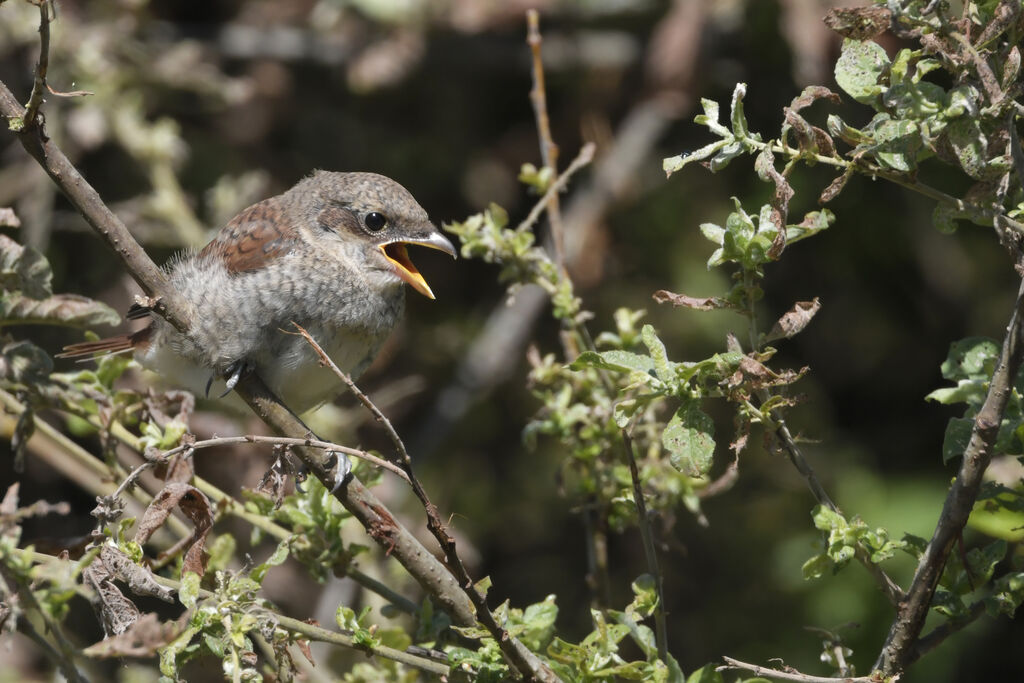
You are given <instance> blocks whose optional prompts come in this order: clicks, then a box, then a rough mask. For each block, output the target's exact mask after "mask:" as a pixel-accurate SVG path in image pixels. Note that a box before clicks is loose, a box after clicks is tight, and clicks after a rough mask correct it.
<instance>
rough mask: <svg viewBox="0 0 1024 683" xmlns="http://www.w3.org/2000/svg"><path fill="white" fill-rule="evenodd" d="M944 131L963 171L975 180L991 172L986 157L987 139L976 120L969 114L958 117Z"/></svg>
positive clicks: (983, 177)
mask: <svg viewBox="0 0 1024 683" xmlns="http://www.w3.org/2000/svg"><path fill="white" fill-rule="evenodd" d="M946 131H947V133H948V135H949V144H950V146H951V147H952V148H953V151H954V152H955V153H956V156H957V159H958V160H959V161H960V167H961V168H962V169H964V172H966V173H967V175H969V176H971V177H972V178H974V179H975V180H984V179H986V177H988V176H989V175H990V172H991V169H990V168H989V164H988V159H987V157H988V140H987V139H986V138H985V135H984V134H983V133H982V132H981V124H980V123H979V122H978V120H977V119H975V118H974V117H971V116H964V117H961V118H958V119H956V120H954V121H951V122H950V124H949V125H948V126H947V127H946Z"/></svg>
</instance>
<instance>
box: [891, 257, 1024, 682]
mask: <svg viewBox="0 0 1024 683" xmlns="http://www.w3.org/2000/svg"><path fill="white" fill-rule="evenodd" d="M1020 260H1021V259H1020V258H1019V259H1018V263H1019V262H1020ZM1022 358H1024V280H1022V281H1021V284H1020V288H1019V289H1018V292H1017V300H1016V301H1015V302H1014V307H1013V313H1012V315H1011V316H1010V322H1009V324H1008V325H1007V327H1006V336H1005V337H1004V338H1003V346H1002V351H1001V352H1000V354H999V362H998V364H997V365H996V368H995V371H994V372H993V373H992V380H991V381H990V382H989V388H988V394H987V395H986V397H985V402H984V404H982V407H981V409H980V410H979V411H978V414H977V415H976V416H975V418H974V426H973V429H972V430H971V438H970V441H969V442H968V444H967V448H966V449H965V450H964V454H963V458H962V460H961V463H960V471H959V473H958V474H957V477H956V479H955V480H954V481H953V485H952V486H951V487H950V489H949V493H948V494H947V496H946V501H945V503H944V504H943V507H942V513H941V514H940V516H939V520H938V522H937V524H936V526H935V532H934V533H933V534H932V538H931V540H930V541H929V542H928V545H927V547H926V548H925V550H924V553H923V554H922V555H921V559H920V561H919V562H918V565H917V569H916V571H915V572H914V579H913V582H912V583H911V584H910V588H909V590H908V591H907V595H906V599H905V600H904V601H902V602H901V603H900V606H899V609H898V612H897V615H896V619H895V620H894V621H893V623H892V626H891V627H890V629H889V635H888V637H887V638H886V641H885V645H884V647H883V648H882V651H881V654H880V655H879V657H878V661H877V662H876V663H875V668H876V669H880V670H881V671H882V673H884V674H885V675H886V676H893V675H896V674H898V673H900V672H902V671H903V670H904V669H905V668H906V666H907V664H908V662H909V660H910V657H911V653H912V652H913V649H914V646H915V643H916V642H917V638H918V635H919V634H920V633H921V629H922V627H923V626H924V620H925V617H926V616H927V615H928V609H929V606H930V604H931V600H932V596H933V595H934V594H935V587H936V585H937V584H938V582H939V577H940V576H941V575H942V568H943V567H944V566H945V564H946V559H947V558H948V557H949V553H950V550H951V549H952V547H953V544H954V543H955V542H956V539H957V538H959V536H960V534H961V532H962V531H963V528H964V525H965V524H966V523H967V518H968V516H969V515H970V513H971V510H972V508H973V507H974V501H975V500H976V499H977V497H978V491H979V489H980V487H981V482H982V475H984V473H985V469H986V468H987V467H988V465H989V463H990V462H991V460H992V452H993V450H994V448H995V441H996V436H997V434H998V433H999V425H1000V424H1001V423H1002V419H1003V414H1004V412H1005V411H1006V404H1007V401H1008V399H1009V396H1010V393H1011V392H1012V388H1013V382H1014V380H1015V378H1016V377H1017V372H1018V371H1019V370H1020V367H1021V361H1022Z"/></svg>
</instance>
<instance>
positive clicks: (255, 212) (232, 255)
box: [199, 197, 299, 274]
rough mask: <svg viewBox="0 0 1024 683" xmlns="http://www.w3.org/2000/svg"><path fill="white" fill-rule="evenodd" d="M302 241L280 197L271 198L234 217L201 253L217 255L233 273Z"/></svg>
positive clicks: (255, 265)
mask: <svg viewBox="0 0 1024 683" xmlns="http://www.w3.org/2000/svg"><path fill="white" fill-rule="evenodd" d="M298 242H299V237H298V235H297V234H296V233H295V228H294V227H293V226H292V222H291V220H290V219H289V217H288V214H287V211H285V210H284V207H283V206H282V202H281V201H280V197H271V198H270V199H265V200H263V201H262V202H259V203H258V204H253V205H252V206H250V207H249V208H248V209H245V210H244V211H242V212H241V213H240V214H238V215H237V216H235V217H234V218H232V219H231V220H230V221H229V222H228V224H227V225H225V226H224V227H223V228H222V229H221V231H220V232H219V233H217V237H216V238H215V239H214V240H213V241H212V242H210V243H209V244H207V245H206V246H205V247H203V249H202V250H201V251H200V252H199V253H200V255H202V256H208V255H211V254H217V255H219V256H220V258H221V259H223V261H224V265H225V266H226V267H227V269H228V272H229V273H232V274H234V273H244V272H246V271H252V270H258V269H259V268H262V267H263V266H264V265H265V264H266V263H267V262H269V261H272V260H274V259H275V258H277V257H279V256H283V255H284V254H287V253H288V252H289V251H291V249H292V248H293V247H294V246H295V245H296V244H298Z"/></svg>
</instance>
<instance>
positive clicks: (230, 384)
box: [206, 360, 253, 398]
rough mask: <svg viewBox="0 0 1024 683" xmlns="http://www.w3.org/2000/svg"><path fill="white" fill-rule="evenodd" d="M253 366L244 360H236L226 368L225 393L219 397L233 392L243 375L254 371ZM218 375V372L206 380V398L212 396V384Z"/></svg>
mask: <svg viewBox="0 0 1024 683" xmlns="http://www.w3.org/2000/svg"><path fill="white" fill-rule="evenodd" d="M252 370H253V367H252V366H251V365H250V364H249V363H248V362H246V361H244V360H236V361H235V362H234V363H232V364H231V365H229V366H228V367H227V368H225V370H224V377H225V378H226V379H225V382H224V386H225V387H226V388H225V389H224V393H223V394H221V395H220V396H218V397H217V398H224V397H225V396H227V395H228V394H230V393H231V390H232V389H234V388H235V386H237V385H238V380H240V379H242V375H245V374H248V373H250V372H252ZM215 377H216V373H214V374H211V375H210V379H208V380H206V398H210V386H211V385H212V384H213V380H214V378H215Z"/></svg>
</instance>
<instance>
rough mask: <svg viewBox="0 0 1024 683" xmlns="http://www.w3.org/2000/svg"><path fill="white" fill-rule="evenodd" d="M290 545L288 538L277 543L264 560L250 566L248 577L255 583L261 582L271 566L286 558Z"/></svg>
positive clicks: (280, 562)
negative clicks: (271, 552) (272, 551)
mask: <svg viewBox="0 0 1024 683" xmlns="http://www.w3.org/2000/svg"><path fill="white" fill-rule="evenodd" d="M290 547H291V544H290V538H286V539H284V540H283V541H281V542H280V543H278V544H277V548H276V549H275V550H274V553H273V554H272V555H271V556H270V557H268V558H267V559H266V561H264V562H262V563H260V564H258V565H256V566H255V567H253V568H252V571H251V572H249V578H251V579H252V580H253V581H255V582H256V583H259V584H262V583H263V578H264V577H265V576H266V575H267V572H268V571H270V568H271V567H276V566H278V565H280V564H282V563H283V562H284V561H285V560H287V559H288V552H289V550H290Z"/></svg>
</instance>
